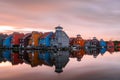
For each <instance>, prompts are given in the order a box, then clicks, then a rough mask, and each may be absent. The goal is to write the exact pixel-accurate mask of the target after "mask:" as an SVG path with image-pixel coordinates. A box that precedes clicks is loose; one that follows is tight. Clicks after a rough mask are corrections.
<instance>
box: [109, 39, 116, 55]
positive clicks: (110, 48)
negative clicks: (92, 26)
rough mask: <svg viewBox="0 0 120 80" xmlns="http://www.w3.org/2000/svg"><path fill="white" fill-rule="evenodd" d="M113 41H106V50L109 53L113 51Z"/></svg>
mask: <svg viewBox="0 0 120 80" xmlns="http://www.w3.org/2000/svg"><path fill="white" fill-rule="evenodd" d="M114 50H115V49H114V42H113V41H108V42H107V51H109V52H110V53H112V52H114Z"/></svg>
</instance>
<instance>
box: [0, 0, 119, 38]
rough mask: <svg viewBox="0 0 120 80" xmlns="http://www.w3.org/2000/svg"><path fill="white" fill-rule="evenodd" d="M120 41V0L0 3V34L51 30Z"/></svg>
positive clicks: (16, 0)
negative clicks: (58, 27)
mask: <svg viewBox="0 0 120 80" xmlns="http://www.w3.org/2000/svg"><path fill="white" fill-rule="evenodd" d="M58 25H61V26H62V27H63V28H64V31H66V32H67V34H68V35H69V36H76V35H77V34H81V35H82V37H83V38H85V39H87V38H92V37H93V36H96V37H97V38H98V39H100V38H103V39H105V40H110V39H111V40H120V35H119V34H120V0H0V32H2V33H12V32H14V31H19V32H30V31H33V30H34V31H42V32H46V31H54V27H56V26H58Z"/></svg>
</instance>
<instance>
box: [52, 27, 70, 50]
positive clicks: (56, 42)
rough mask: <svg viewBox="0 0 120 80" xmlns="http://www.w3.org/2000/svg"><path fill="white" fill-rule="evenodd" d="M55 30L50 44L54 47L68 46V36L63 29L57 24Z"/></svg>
mask: <svg viewBox="0 0 120 80" xmlns="http://www.w3.org/2000/svg"><path fill="white" fill-rule="evenodd" d="M55 29H56V31H55V33H54V35H53V37H52V39H51V45H52V46H56V47H59V48H60V47H69V37H68V35H67V34H66V33H65V32H64V31H63V28H62V27H61V26H57V27H56V28H55Z"/></svg>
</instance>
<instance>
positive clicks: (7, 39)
mask: <svg viewBox="0 0 120 80" xmlns="http://www.w3.org/2000/svg"><path fill="white" fill-rule="evenodd" d="M11 41H12V35H10V36H8V37H6V38H5V40H4V41H3V46H4V47H6V48H10V47H11Z"/></svg>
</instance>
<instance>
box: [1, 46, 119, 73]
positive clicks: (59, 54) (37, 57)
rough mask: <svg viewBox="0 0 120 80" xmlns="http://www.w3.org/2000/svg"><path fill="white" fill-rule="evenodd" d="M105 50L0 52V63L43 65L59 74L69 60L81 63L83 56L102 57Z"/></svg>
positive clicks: (103, 48)
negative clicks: (53, 68)
mask: <svg viewBox="0 0 120 80" xmlns="http://www.w3.org/2000/svg"><path fill="white" fill-rule="evenodd" d="M110 49H112V48H110ZM110 49H109V52H110ZM106 50H108V49H107V48H105V47H102V48H85V49H80V50H76V51H40V50H20V51H14V50H4V51H3V50H1V51H0V63H1V62H6V61H9V62H11V64H12V65H17V64H23V63H26V64H28V65H31V67H37V66H42V65H45V66H49V67H55V72H57V73H61V72H63V68H64V67H65V66H66V65H67V63H68V62H69V58H76V59H77V61H81V60H82V58H83V56H84V55H90V56H93V57H94V58H96V57H97V56H98V55H99V54H101V55H104V54H105V52H106ZM115 50H116V49H115ZM117 52H118V49H117Z"/></svg>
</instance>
